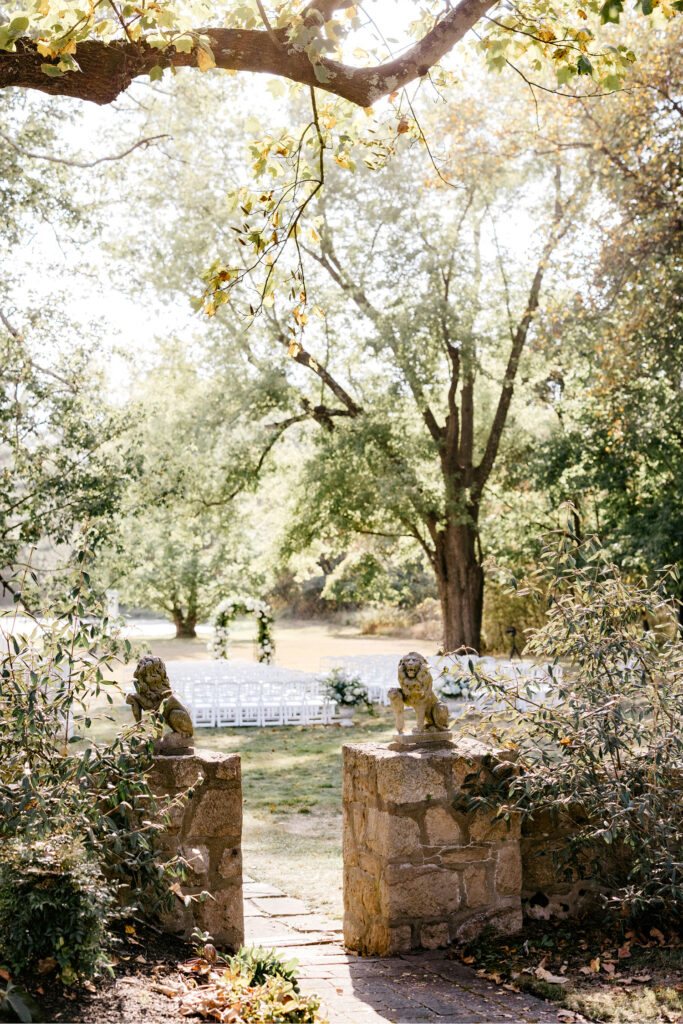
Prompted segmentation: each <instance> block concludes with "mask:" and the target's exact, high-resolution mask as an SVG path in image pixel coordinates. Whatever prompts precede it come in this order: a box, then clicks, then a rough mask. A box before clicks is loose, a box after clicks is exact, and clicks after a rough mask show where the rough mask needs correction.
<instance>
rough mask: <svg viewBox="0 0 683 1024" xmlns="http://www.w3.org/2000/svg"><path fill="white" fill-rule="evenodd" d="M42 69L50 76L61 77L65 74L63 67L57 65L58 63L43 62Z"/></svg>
mask: <svg viewBox="0 0 683 1024" xmlns="http://www.w3.org/2000/svg"><path fill="white" fill-rule="evenodd" d="M40 70H41V71H42V72H43V74H44V75H47V76H48V78H60V77H61V75H63V74H64V72H63V71H62V69H61V68H59V67H57V65H56V64H41V65H40Z"/></svg>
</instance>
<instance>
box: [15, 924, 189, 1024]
mask: <svg viewBox="0 0 683 1024" xmlns="http://www.w3.org/2000/svg"><path fill="white" fill-rule="evenodd" d="M128 927H129V928H130V927H131V925H129V926H128ZM134 927H135V934H130V933H127V932H126V930H125V928H124V927H123V926H122V927H121V929H117V930H116V934H115V942H114V944H113V945H112V946H111V948H110V950H109V957H110V960H111V961H112V965H113V971H114V977H113V978H112V977H109V976H107V975H105V976H104V977H102V978H99V979H98V980H97V981H95V982H94V983H93V984H92V986H90V987H85V988H83V987H81V988H65V987H64V986H63V985H61V984H60V983H59V982H58V981H57V980H53V979H51V977H50V976H49V975H48V976H46V977H43V978H41V979H39V980H38V979H27V985H26V987H27V988H28V990H29V991H30V993H31V995H33V996H34V998H35V999H36V1001H37V1003H38V1006H39V1007H40V1010H41V1012H42V1014H43V1016H41V1017H40V1020H41V1021H45V1022H52V1021H54V1022H57V1024H71V1022H73V1024H76V1022H78V1024H124V1022H125V1024H141V1022H144V1024H167V1022H171V1021H172V1022H174V1024H177V1022H178V1021H181V1020H185V1019H186V1018H184V1017H181V1015H180V1013H179V1012H178V1009H177V1004H176V1002H175V1001H174V1000H173V999H169V998H168V996H165V995H163V993H161V992H158V991H155V989H154V987H153V986H155V985H163V984H170V985H171V986H173V985H174V984H177V980H178V964H179V963H181V962H182V961H184V960H187V959H188V957H190V956H191V955H192V950H191V948H190V946H189V945H188V944H187V943H186V942H183V941H182V940H181V939H177V938H175V937H174V936H172V935H162V934H158V933H157V932H153V931H150V930H149V929H147V928H145V927H144V926H142V925H138V924H136V925H135V926H134Z"/></svg>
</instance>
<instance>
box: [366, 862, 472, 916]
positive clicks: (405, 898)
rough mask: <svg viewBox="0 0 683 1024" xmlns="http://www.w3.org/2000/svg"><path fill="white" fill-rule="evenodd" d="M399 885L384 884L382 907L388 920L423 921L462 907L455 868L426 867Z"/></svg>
mask: <svg viewBox="0 0 683 1024" xmlns="http://www.w3.org/2000/svg"><path fill="white" fill-rule="evenodd" d="M420 870H421V871H423V872H424V874H415V873H414V872H411V876H410V877H405V878H404V879H403V880H402V881H401V882H398V883H397V884H395V885H387V884H386V883H383V884H382V885H381V887H380V898H381V908H382V911H383V913H384V914H386V916H387V919H388V920H389V921H391V922H393V921H398V920H401V921H405V920H410V921H419V920H421V919H422V918H427V919H429V918H435V917H436V918H438V917H447V916H450V915H451V914H453V913H455V912H456V911H457V910H459V908H460V898H461V897H460V883H459V877H458V874H457V873H456V872H455V871H447V870H445V869H443V868H438V867H432V866H429V865H428V866H425V867H423V868H421V869H420Z"/></svg>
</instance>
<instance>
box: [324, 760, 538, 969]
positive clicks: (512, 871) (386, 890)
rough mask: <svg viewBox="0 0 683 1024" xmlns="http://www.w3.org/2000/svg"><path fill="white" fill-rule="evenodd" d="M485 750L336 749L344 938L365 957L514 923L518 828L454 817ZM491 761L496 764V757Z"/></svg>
mask: <svg viewBox="0 0 683 1024" xmlns="http://www.w3.org/2000/svg"><path fill="white" fill-rule="evenodd" d="M491 755H492V751H491V750H490V748H487V747H486V746H484V745H483V744H478V743H475V742H471V741H467V742H459V743H458V744H457V745H454V746H443V747H440V748H436V749H414V750H392V749H390V748H388V747H386V746H382V745H380V744H373V743H366V744H359V745H348V746H345V747H344V750H343V757H344V765H343V815H344V824H343V828H344V833H343V852H344V939H345V942H346V944H347V945H348V946H349V947H350V948H351V949H357V950H360V951H362V952H366V953H398V952H403V951H407V950H410V949H417V948H427V949H431V948H436V947H438V946H443V945H446V944H447V943H448V942H450V941H453V940H455V939H463V938H470V937H471V936H473V935H475V934H477V933H478V932H479V931H481V930H482V929H483V928H484V927H485V926H487V925H489V926H491V927H493V928H495V929H496V930H498V931H501V932H506V933H512V932H514V931H516V930H518V929H519V928H520V927H521V924H522V904H521V891H522V860H521V851H520V824H519V821H518V820H517V819H515V818H513V819H511V821H510V822H504V821H499V822H493V821H492V820H491V817H492V816H491V815H490V814H487V813H485V812H482V811H476V812H473V813H463V812H460V811H457V810H456V809H455V804H456V797H457V796H458V794H459V793H460V791H461V790H462V786H463V782H464V779H465V776H466V775H469V774H471V773H472V772H473V771H483V770H485V766H486V763H487V762H488V760H489V759H490V758H491ZM498 756H505V755H502V754H499V755H498Z"/></svg>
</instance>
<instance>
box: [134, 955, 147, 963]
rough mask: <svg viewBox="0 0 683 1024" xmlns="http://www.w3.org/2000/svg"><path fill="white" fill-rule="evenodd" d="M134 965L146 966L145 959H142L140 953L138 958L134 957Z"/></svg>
mask: <svg viewBox="0 0 683 1024" xmlns="http://www.w3.org/2000/svg"><path fill="white" fill-rule="evenodd" d="M135 963H136V964H146V963H147V960H146V959H145V957H144V956H143V955H142V953H140V955H139V956H136V957H135Z"/></svg>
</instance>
